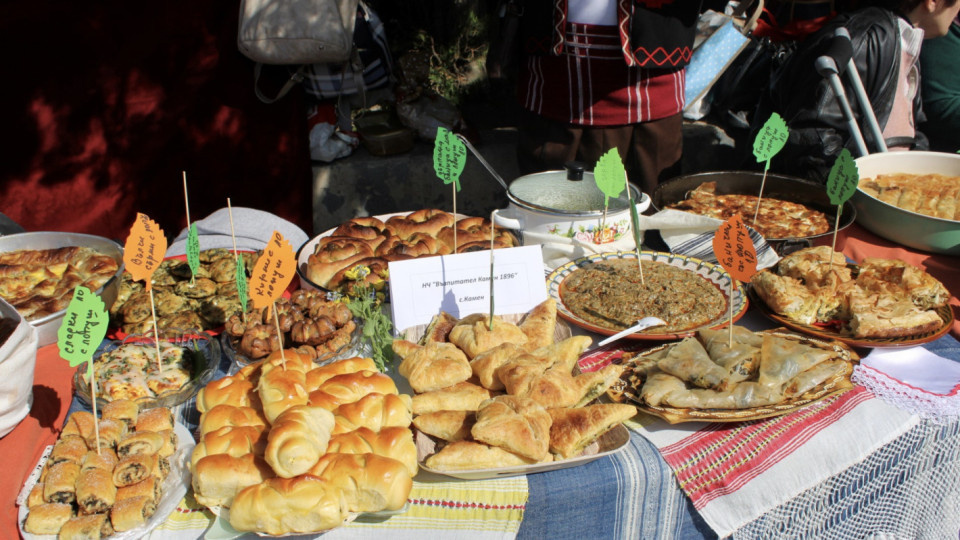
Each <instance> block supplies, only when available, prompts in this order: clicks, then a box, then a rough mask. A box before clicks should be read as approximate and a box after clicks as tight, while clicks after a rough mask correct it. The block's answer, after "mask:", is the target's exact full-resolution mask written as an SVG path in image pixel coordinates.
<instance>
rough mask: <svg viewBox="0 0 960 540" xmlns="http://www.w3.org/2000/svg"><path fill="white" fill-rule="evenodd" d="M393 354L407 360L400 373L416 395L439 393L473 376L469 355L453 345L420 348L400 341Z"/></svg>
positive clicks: (442, 344)
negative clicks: (430, 392)
mask: <svg viewBox="0 0 960 540" xmlns="http://www.w3.org/2000/svg"><path fill="white" fill-rule="evenodd" d="M393 351H394V352H395V353H397V354H398V355H399V356H400V357H401V358H403V361H402V362H400V366H399V367H398V368H397V370H398V371H399V372H400V375H403V376H404V377H406V378H407V381H408V382H409V383H410V387H411V388H413V389H414V390H415V391H416V392H429V391H431V390H439V389H441V388H445V387H447V386H452V385H454V384H457V383H458V382H463V381H465V380H467V379H469V378H470V376H471V375H473V370H472V369H470V362H469V361H468V360H467V357H466V355H464V354H463V351H461V350H460V349H458V348H457V347H456V345H453V344H452V343H428V344H427V345H426V346H420V345H417V344H416V343H412V342H410V341H406V340H399V339H398V340H394V342H393Z"/></svg>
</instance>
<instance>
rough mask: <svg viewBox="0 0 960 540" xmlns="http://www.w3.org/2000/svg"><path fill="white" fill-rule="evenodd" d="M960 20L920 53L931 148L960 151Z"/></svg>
mask: <svg viewBox="0 0 960 540" xmlns="http://www.w3.org/2000/svg"><path fill="white" fill-rule="evenodd" d="M957 58H960V17H958V18H955V19H953V24H951V25H950V30H949V31H948V32H947V35H945V36H943V37H940V38H936V39H931V40H930V41H927V42H926V43H924V44H923V49H922V50H921V51H920V71H921V73H923V78H922V79H921V95H922V96H923V111H924V112H925V113H926V115H927V121H926V123H924V124H923V125H922V126H921V129H923V131H924V133H926V134H927V138H928V139H930V149H931V150H938V151H941V152H957V151H960V69H957Z"/></svg>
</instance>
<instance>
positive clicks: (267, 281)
mask: <svg viewBox="0 0 960 540" xmlns="http://www.w3.org/2000/svg"><path fill="white" fill-rule="evenodd" d="M296 268H297V262H296V256H295V255H294V253H293V248H291V247H290V243H289V242H287V241H286V240H284V239H283V235H281V234H280V233H279V232H277V231H273V236H272V237H271V238H270V242H269V243H268V244H267V247H265V248H263V255H260V258H259V259H257V264H256V265H254V267H253V275H252V276H251V277H250V301H251V302H253V307H254V308H257V309H260V308H263V307H267V306H269V305H270V304H272V303H273V302H275V301H276V300H277V299H278V298H280V296H281V295H282V294H283V291H284V290H285V289H286V288H287V285H289V284H290V281H291V280H292V279H293V273H294V272H295V271H296Z"/></svg>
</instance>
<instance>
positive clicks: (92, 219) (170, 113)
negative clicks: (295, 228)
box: [0, 0, 312, 239]
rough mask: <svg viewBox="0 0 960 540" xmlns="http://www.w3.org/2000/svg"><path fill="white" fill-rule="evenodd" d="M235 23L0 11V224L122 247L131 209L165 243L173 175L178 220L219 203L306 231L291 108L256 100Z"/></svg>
mask: <svg viewBox="0 0 960 540" xmlns="http://www.w3.org/2000/svg"><path fill="white" fill-rule="evenodd" d="M237 14H238V4H237V2H235V1H226V0H194V1H191V2H166V3H165V2H160V3H138V2H132V3H131V2H117V1H110V0H108V1H105V2H93V3H88V2H87V3H84V2H81V3H76V2H58V1H54V0H34V1H30V2H28V1H26V0H14V1H12V2H4V3H3V4H2V5H0V44H2V45H3V47H2V50H4V51H5V55H4V56H5V62H4V64H5V73H6V77H4V82H3V87H4V89H3V92H2V95H3V99H0V119H2V128H3V130H4V132H5V133H4V136H3V137H2V138H0V140H2V141H3V142H2V143H0V144H2V148H0V152H2V154H3V156H4V157H3V159H2V160H0V212H3V213H5V214H7V215H8V216H9V217H11V218H12V219H13V220H14V221H16V222H18V223H19V224H21V225H22V226H23V227H24V228H25V229H27V230H28V231H33V230H55V231H74V232H86V233H91V234H99V235H103V236H107V237H111V238H117V239H122V238H125V237H126V234H127V232H128V231H129V228H130V225H131V224H132V223H133V220H134V217H135V213H136V212H138V211H139V212H144V213H146V214H148V215H149V216H150V217H151V218H153V219H154V220H156V221H157V222H158V223H159V224H160V225H161V227H163V229H164V231H166V233H167V234H168V235H169V236H175V235H176V234H177V232H179V230H180V229H181V228H182V227H183V226H184V225H185V223H186V217H185V211H184V204H183V181H182V173H181V171H186V172H187V180H188V184H189V188H190V217H191V219H199V218H201V217H204V216H205V215H207V214H209V213H210V212H212V211H213V210H215V209H217V208H221V207H224V206H226V199H227V197H230V198H231V202H232V204H233V205H235V206H248V207H252V208H258V209H262V210H267V211H271V212H273V213H275V214H277V215H280V216H281V217H284V218H286V219H288V220H290V221H292V222H294V223H296V224H297V225H299V226H300V227H301V228H303V229H304V230H305V231H307V232H308V233H310V232H311V228H312V226H311V223H312V219H311V212H312V208H311V206H312V202H311V199H312V197H311V193H312V191H311V173H310V158H309V146H308V136H307V128H306V118H305V111H304V108H303V103H302V96H301V95H300V94H299V93H298V92H294V93H291V94H290V95H288V96H287V97H286V98H284V99H283V100H281V101H280V102H278V103H276V104H273V105H265V104H263V103H261V102H260V101H259V100H257V98H256V97H255V96H254V94H253V63H252V62H251V61H249V60H248V59H246V58H245V57H243V56H242V55H241V54H240V53H239V52H238V51H237V47H236V32H237ZM281 69H282V68H274V70H275V71H274V73H273V76H274V79H276V77H280V76H282V75H283V74H282V73H278V72H277V71H278V70H281ZM268 82H270V81H268ZM272 82H274V83H275V82H276V80H273V81H272Z"/></svg>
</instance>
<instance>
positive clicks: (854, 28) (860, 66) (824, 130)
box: [750, 7, 929, 182]
mask: <svg viewBox="0 0 960 540" xmlns="http://www.w3.org/2000/svg"><path fill="white" fill-rule="evenodd" d="M897 17H898V16H897V15H896V14H895V13H893V12H891V11H888V10H885V9H881V8H876V7H870V8H865V9H861V10H858V11H855V12H851V13H847V14H843V15H839V16H837V17H835V18H834V19H832V20H831V21H829V22H827V23H826V24H825V25H824V26H823V28H821V29H820V30H818V31H817V32H816V33H815V34H813V35H811V36H810V37H809V38H807V39H806V40H805V41H804V42H803V43H802V44H801V45H800V46H799V47H798V49H797V51H796V52H794V53H793V55H792V56H791V57H790V58H789V59H788V60H787V61H786V62H785V63H784V64H783V65H782V66H781V67H779V68H777V69H776V70H775V71H774V73H773V75H772V77H771V83H770V88H769V90H768V92H766V93H765V95H764V96H763V97H762V98H761V102H760V105H759V107H758V109H757V115H756V117H755V120H754V125H755V126H754V129H755V130H758V129H759V128H760V127H762V125H763V123H764V122H766V120H767V118H769V117H770V113H771V112H773V111H775V112H777V113H779V114H780V116H782V117H783V118H784V120H786V122H787V125H788V126H789V128H790V135H789V138H788V140H787V144H786V146H785V147H784V148H783V150H781V151H780V152H779V153H778V154H777V155H776V156H775V157H774V159H773V160H772V161H771V169H772V170H774V171H777V172H781V173H785V174H791V175H794V176H801V177H804V178H808V179H811V180H817V181H819V182H826V180H827V175H828V174H829V172H830V168H831V167H832V166H833V163H834V161H835V160H836V158H837V156H838V155H839V154H840V150H841V149H842V148H847V149H848V150H850V152H851V153H852V154H853V155H854V156H857V155H858V153H857V151H856V148H855V143H854V141H853V137H852V135H851V133H850V130H849V128H848V126H847V121H846V118H845V117H844V115H843V112H842V110H841V108H840V106H839V104H838V103H837V100H836V98H835V97H834V93H833V91H832V90H831V89H830V86H829V84H828V83H827V81H826V79H824V78H823V77H821V76H820V75H819V74H818V73H817V71H816V69H815V67H814V62H815V61H816V59H817V58H818V57H819V56H821V55H822V54H823V53H824V52H825V51H826V49H827V47H828V46H829V44H830V40H831V38H832V36H833V32H834V29H835V28H837V27H838V26H844V27H846V29H847V31H848V32H849V33H850V37H851V43H852V45H853V58H854V62H855V63H856V65H857V70H858V71H859V72H860V78H861V79H862V81H863V86H864V89H865V90H866V92H867V95H868V97H869V98H870V103H871V104H872V106H873V110H874V113H875V114H876V117H877V123H878V124H879V125H880V129H881V130H883V128H884V126H885V125H886V124H887V119H888V118H889V116H890V111H891V109H892V107H893V98H894V92H895V91H896V88H897V79H898V77H899V68H900V49H901V44H900V32H899V28H898V23H897ZM841 80H842V81H843V85H844V91H845V92H846V94H847V99H848V100H849V101H850V105H851V107H853V111H854V115H855V116H856V117H857V118H858V125H859V126H860V131H861V133H862V134H863V137H864V139H865V141H866V144H867V149H868V150H869V151H870V152H876V151H877V147H876V145H875V143H874V142H873V141H872V140H871V137H870V134H869V130H867V129H866V125H865V124H864V123H863V122H862V121H860V116H861V115H860V112H859V111H860V109H859V105H858V103H857V99H856V95H855V94H854V93H853V89H852V87H851V86H850V84H849V83H848V81H847V78H846V76H841ZM913 109H914V111H913V112H914V124H915V125H919V124H920V123H921V122H922V121H923V120H924V116H923V111H922V109H921V106H920V93H919V92H917V97H916V98H915V100H914V106H913ZM754 136H755V135H754ZM750 140H751V141H753V140H754V139H753V138H751V139H750ZM889 142H892V141H888V144H889ZM896 142H897V143H898V144H903V143H904V141H896ZM908 144H911V147H912V148H913V149H917V150H922V149H927V148H928V147H929V144H928V142H927V139H926V137H925V136H924V135H923V134H922V133H920V132H919V131H918V132H917V134H916V137H915V138H914V140H913V141H909V142H908Z"/></svg>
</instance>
